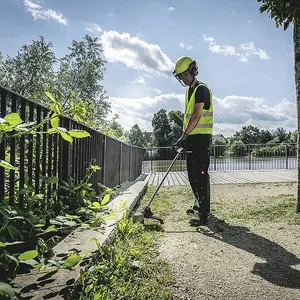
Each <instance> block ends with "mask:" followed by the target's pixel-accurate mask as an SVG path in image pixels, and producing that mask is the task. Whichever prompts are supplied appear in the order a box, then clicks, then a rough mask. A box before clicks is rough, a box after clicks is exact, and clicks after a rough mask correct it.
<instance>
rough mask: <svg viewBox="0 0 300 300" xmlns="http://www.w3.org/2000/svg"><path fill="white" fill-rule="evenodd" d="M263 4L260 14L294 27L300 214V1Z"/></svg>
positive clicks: (298, 209) (275, 0)
mask: <svg viewBox="0 0 300 300" xmlns="http://www.w3.org/2000/svg"><path fill="white" fill-rule="evenodd" d="M257 2H262V5H261V7H260V12H261V13H263V12H267V13H269V16H270V17H271V18H272V19H274V21H275V25H276V27H277V28H278V27H279V26H283V29H284V30H286V29H287V28H288V27H289V26H290V25H291V24H293V25H294V29H293V40H294V54H295V57H294V61H295V83H296V103H297V112H298V113H297V116H298V118H297V119H298V122H297V160H298V188H297V207H296V212H297V213H299V212H300V151H299V142H300V140H299V132H300V130H299V129H300V1H299V0H257Z"/></svg>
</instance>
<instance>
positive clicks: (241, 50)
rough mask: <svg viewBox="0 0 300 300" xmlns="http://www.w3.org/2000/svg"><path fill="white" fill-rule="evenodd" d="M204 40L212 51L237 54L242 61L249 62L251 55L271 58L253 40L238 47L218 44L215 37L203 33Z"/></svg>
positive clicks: (265, 58)
mask: <svg viewBox="0 0 300 300" xmlns="http://www.w3.org/2000/svg"><path fill="white" fill-rule="evenodd" d="M203 38H204V41H205V42H206V43H207V44H208V46H209V50H210V51H211V52H212V53H216V54H223V55H225V56H227V55H230V56H236V57H237V58H238V59H239V60H240V61H241V62H244V63H245V62H248V60H249V58H250V57H251V56H258V57H259V58H260V59H262V60H267V59H270V57H269V55H268V54H267V53H266V51H265V50H262V49H259V48H256V47H255V45H254V43H253V42H249V43H244V44H241V45H240V46H239V47H238V48H235V47H233V46H230V45H226V44H225V45H218V44H217V43H216V40H215V38H214V37H211V36H206V35H203Z"/></svg>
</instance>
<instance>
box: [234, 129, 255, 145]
mask: <svg viewBox="0 0 300 300" xmlns="http://www.w3.org/2000/svg"><path fill="white" fill-rule="evenodd" d="M232 138H233V139H234V140H239V141H242V142H243V144H257V143H259V142H260V131H259V128H257V127H256V126H252V125H248V126H243V127H242V129H241V130H240V131H237V132H236V133H235V134H234V135H233V137H232Z"/></svg>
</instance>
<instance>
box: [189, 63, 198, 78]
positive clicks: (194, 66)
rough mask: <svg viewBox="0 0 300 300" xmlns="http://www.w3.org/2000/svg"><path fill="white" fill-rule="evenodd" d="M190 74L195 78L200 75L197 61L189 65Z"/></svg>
mask: <svg viewBox="0 0 300 300" xmlns="http://www.w3.org/2000/svg"><path fill="white" fill-rule="evenodd" d="M189 72H190V73H191V74H192V75H194V76H197V75H198V66H197V63H196V61H195V60H194V61H193V62H192V63H191V64H190V65H189Z"/></svg>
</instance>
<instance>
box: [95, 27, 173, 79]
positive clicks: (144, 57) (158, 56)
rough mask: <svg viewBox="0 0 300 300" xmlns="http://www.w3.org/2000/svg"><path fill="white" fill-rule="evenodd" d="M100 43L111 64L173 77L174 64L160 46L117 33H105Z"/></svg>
mask: <svg viewBox="0 0 300 300" xmlns="http://www.w3.org/2000/svg"><path fill="white" fill-rule="evenodd" d="M100 42H101V43H102V46H103V54H104V56H105V59H106V60H107V62H109V63H122V64H124V65H126V66H127V67H128V68H131V69H135V70H142V71H144V72H148V73H151V74H153V73H156V74H160V75H166V76H172V71H173V69H174V63H173V62H172V61H171V59H170V58H169V57H168V56H167V55H166V54H165V53H164V52H163V51H162V50H161V48H160V47H159V46H158V45H155V44H150V43H147V42H145V41H143V40H141V39H140V38H139V37H136V36H130V34H129V33H119V32H117V31H104V32H103V33H102V35H101V39H100Z"/></svg>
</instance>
